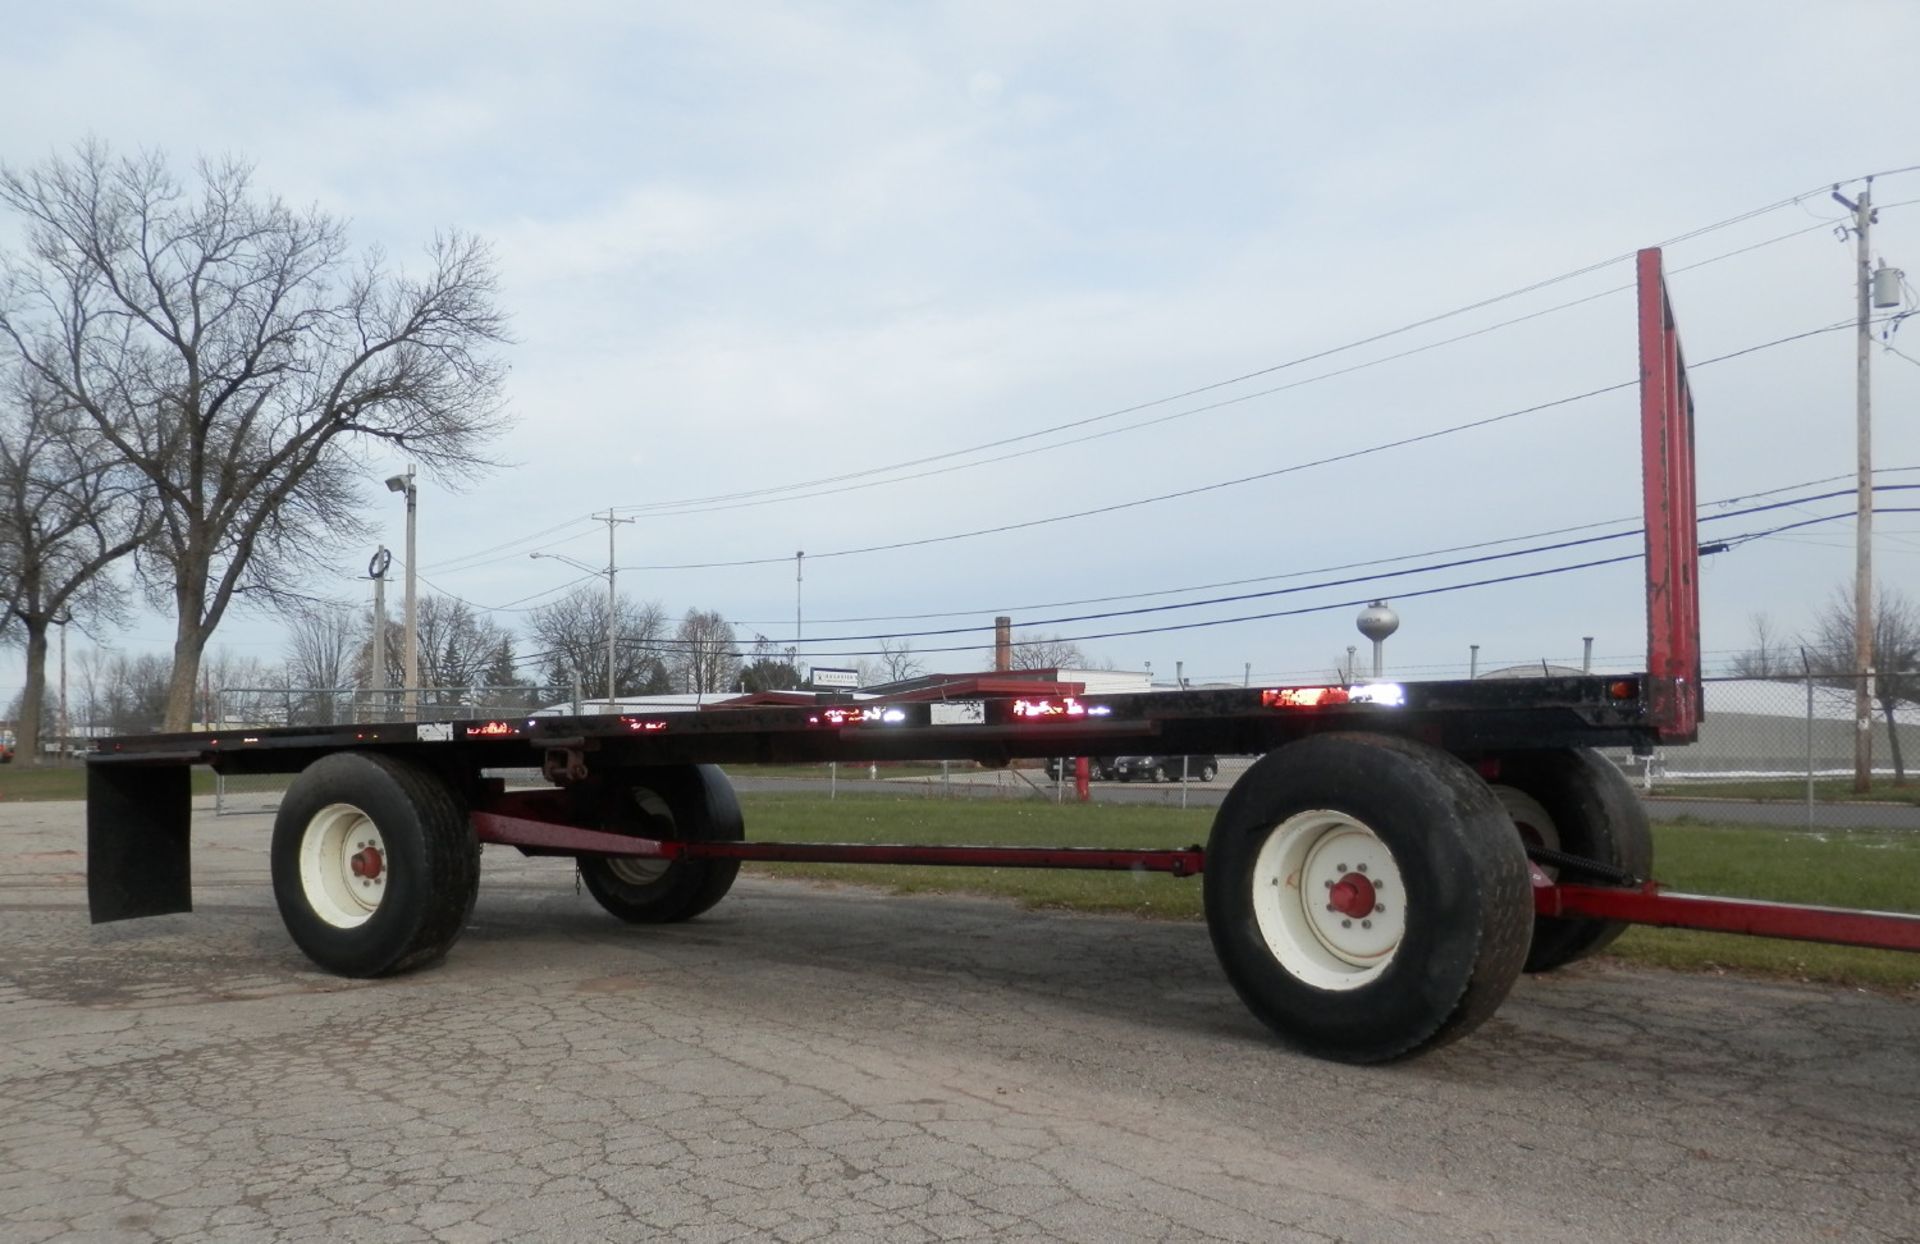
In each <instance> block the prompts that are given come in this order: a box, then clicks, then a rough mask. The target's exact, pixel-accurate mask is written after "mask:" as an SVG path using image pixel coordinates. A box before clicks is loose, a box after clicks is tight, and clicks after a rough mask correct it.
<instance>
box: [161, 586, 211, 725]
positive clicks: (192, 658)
mask: <svg viewBox="0 0 1920 1244" xmlns="http://www.w3.org/2000/svg"><path fill="white" fill-rule="evenodd" d="M181 569H182V573H181V575H180V585H179V586H178V587H177V588H176V589H175V590H174V594H173V600H174V617H175V622H174V629H173V672H172V673H171V674H170V675H169V676H168V678H167V721H166V727H165V728H166V729H168V730H191V729H192V728H193V704H194V698H195V697H196V696H197V695H198V694H199V690H200V688H199V682H200V653H201V650H202V649H204V648H205V647H206V643H207V640H206V636H205V635H204V634H202V633H201V630H200V617H201V613H202V606H203V605H204V604H205V603H206V602H205V599H204V593H205V587H204V584H205V581H206V568H205V567H204V566H202V567H200V568H199V571H198V573H195V572H194V571H193V570H189V569H186V568H185V567H182V568H181Z"/></svg>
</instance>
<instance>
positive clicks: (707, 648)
mask: <svg viewBox="0 0 1920 1244" xmlns="http://www.w3.org/2000/svg"><path fill="white" fill-rule="evenodd" d="M670 653H671V655H670V656H669V657H668V661H669V662H670V663H671V665H672V667H673V675H674V681H675V683H676V684H677V685H678V686H679V687H680V689H681V690H682V691H691V692H694V693H697V694H711V693H712V692H715V691H720V690H724V689H725V688H728V687H732V686H733V685H734V684H735V683H736V682H737V681H738V680H739V677H740V658H739V657H738V656H737V655H735V653H734V639H733V625H732V623H730V622H728V621H727V620H726V619H725V618H723V617H721V616H720V615H719V614H718V613H716V612H714V611H712V610H700V609H689V610H687V614H686V616H685V617H683V618H681V619H680V627H679V629H678V630H676V631H675V632H674V633H673V643H672V646H671V649H670Z"/></svg>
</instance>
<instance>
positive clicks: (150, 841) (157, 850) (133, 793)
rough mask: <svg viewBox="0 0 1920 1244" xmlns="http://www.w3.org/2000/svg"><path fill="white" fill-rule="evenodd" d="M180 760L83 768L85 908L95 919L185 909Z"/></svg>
mask: <svg viewBox="0 0 1920 1244" xmlns="http://www.w3.org/2000/svg"><path fill="white" fill-rule="evenodd" d="M191 772H192V770H191V769H190V768H188V767H187V766H186V765H138V764H90V765H88V766H87V910H88V912H89V914H90V915H91V916H92V918H93V923H95V924H105V923H106V922H108V921H110V920H132V919H135V918H136V917H139V916H165V915H168V914H170V913H173V912H177V911H192V910H193V878H192V867H191V864H192V857H191V854H190V852H189V850H188V845H187V839H188V827H189V825H190V823H191V821H192V816H193V804H192V798H191V796H192V791H191V787H190V786H189V784H188V776H189V774H191Z"/></svg>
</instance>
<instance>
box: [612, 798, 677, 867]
mask: <svg viewBox="0 0 1920 1244" xmlns="http://www.w3.org/2000/svg"><path fill="white" fill-rule="evenodd" d="M631 795H632V798H633V803H634V806H635V807H636V808H638V809H639V810H640V814H641V815H642V816H644V817H646V818H647V820H648V822H649V824H648V826H647V830H648V832H649V833H651V834H652V835H654V836H660V835H661V834H662V827H661V826H660V824H659V823H660V822H664V823H665V825H664V830H665V832H666V833H671V832H672V829H673V810H672V809H670V808H669V807H667V803H666V800H664V799H662V798H660V796H658V795H656V794H654V793H653V792H652V791H650V790H646V789H644V788H636V789H634V790H633V791H632V792H631ZM672 866H673V861H672V860H660V859H646V858H644V857H642V856H637V855H624V856H609V857H608V859H607V871H608V872H610V873H612V874H613V875H614V876H615V877H617V878H618V879H619V880H621V881H623V882H625V883H626V884H627V885H652V884H653V883H654V882H656V881H658V880H660V878H662V877H664V876H666V875H667V869H669V868H671V867H672Z"/></svg>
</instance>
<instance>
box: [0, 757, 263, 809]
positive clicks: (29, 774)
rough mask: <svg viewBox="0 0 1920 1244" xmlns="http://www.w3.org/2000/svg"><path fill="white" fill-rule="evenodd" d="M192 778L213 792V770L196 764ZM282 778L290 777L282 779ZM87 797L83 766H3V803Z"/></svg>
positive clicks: (204, 791) (198, 789) (198, 788)
mask: <svg viewBox="0 0 1920 1244" xmlns="http://www.w3.org/2000/svg"><path fill="white" fill-rule="evenodd" d="M191 780H192V782H193V793H194V794H196V795H211V794H212V793H213V770H211V769H207V768H203V767H200V766H197V765H196V766H195V767H194V769H193V777H192V779H191ZM238 780H240V781H244V782H247V783H249V784H258V783H261V782H265V781H269V780H271V779H268V778H263V777H247V778H242V779H238ZM281 781H282V782H284V781H286V779H285V778H282V779H281ZM86 797H87V771H86V770H85V769H84V768H83V767H81V766H80V765H57V766H56V765H42V766H39V767H35V768H28V767H27V766H25V765H0V803H37V802H41V801H45V800H53V799H85V798H86Z"/></svg>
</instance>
